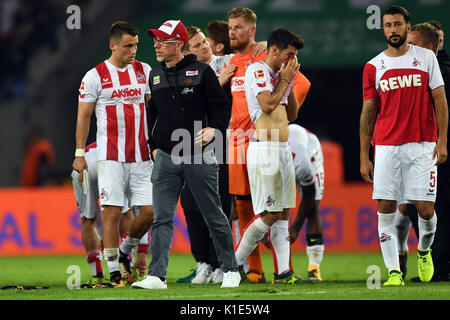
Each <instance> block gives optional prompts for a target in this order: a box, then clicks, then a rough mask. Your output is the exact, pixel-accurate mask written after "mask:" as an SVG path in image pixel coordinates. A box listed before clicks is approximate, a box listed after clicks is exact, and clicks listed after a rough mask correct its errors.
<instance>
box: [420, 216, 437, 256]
mask: <svg viewBox="0 0 450 320" xmlns="http://www.w3.org/2000/svg"><path fill="white" fill-rule="evenodd" d="M418 218H419V219H418V224H419V244H418V246H417V249H418V250H419V251H428V250H429V249H430V247H431V244H432V243H433V240H434V234H435V233H436V224H437V216H436V212H434V214H433V217H432V218H431V219H430V220H425V219H422V218H421V217H420V216H419V217H418Z"/></svg>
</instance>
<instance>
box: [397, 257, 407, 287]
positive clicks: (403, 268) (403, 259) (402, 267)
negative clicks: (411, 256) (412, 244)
mask: <svg viewBox="0 0 450 320" xmlns="http://www.w3.org/2000/svg"><path fill="white" fill-rule="evenodd" d="M398 260H399V262H400V271H401V272H402V278H403V280H405V277H406V262H407V261H408V252H405V253H399V255H398Z"/></svg>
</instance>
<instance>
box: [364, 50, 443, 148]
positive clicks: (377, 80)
mask: <svg viewBox="0 0 450 320" xmlns="http://www.w3.org/2000/svg"><path fill="white" fill-rule="evenodd" d="M442 85H444V81H443V79H442V75H441V71H440V69H439V64H438V61H437V59H436V56H435V55H434V53H433V52H432V51H431V50H428V49H425V48H421V47H417V46H414V45H410V46H409V49H408V51H407V52H406V53H405V54H404V55H403V56H400V57H388V56H387V55H386V54H384V52H382V53H380V54H379V55H377V56H376V57H375V58H373V59H372V60H370V61H369V62H368V63H367V64H366V66H365V68H364V74H363V99H364V100H368V99H372V98H374V97H376V96H378V97H379V109H378V116H377V120H376V124H375V130H374V133H373V139H372V143H373V144H374V145H400V144H405V143H410V142H422V141H437V138H438V136H437V124H436V116H435V112H434V108H433V99H432V97H431V94H430V90H433V89H435V88H437V87H440V86H442Z"/></svg>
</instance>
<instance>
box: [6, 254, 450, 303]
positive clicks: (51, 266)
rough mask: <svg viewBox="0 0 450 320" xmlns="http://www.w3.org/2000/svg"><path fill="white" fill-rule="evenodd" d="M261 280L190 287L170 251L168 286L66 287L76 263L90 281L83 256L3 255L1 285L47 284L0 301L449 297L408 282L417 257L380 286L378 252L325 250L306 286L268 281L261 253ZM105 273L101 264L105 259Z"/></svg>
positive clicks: (300, 257)
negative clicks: (397, 283)
mask: <svg viewBox="0 0 450 320" xmlns="http://www.w3.org/2000/svg"><path fill="white" fill-rule="evenodd" d="M262 258H263V267H264V270H265V275H266V279H267V281H268V282H267V283H266V284H256V285H255V284H241V285H240V287H239V288H237V289H222V288H220V284H207V285H194V284H180V283H176V282H175V281H176V279H178V278H180V277H184V276H186V275H187V274H189V273H190V271H189V270H190V269H192V268H194V267H195V266H196V262H195V261H194V259H193V257H192V256H191V255H184V254H171V256H170V261H169V269H168V273H167V276H168V289H167V290H136V289H132V288H131V286H129V285H127V287H125V288H114V289H106V288H105V289H103V288H96V289H79V290H76V289H74V290H69V289H68V288H67V286H66V281H67V279H68V277H70V276H71V275H72V274H69V273H67V269H68V267H69V266H71V265H76V266H79V267H80V270H81V283H87V282H88V281H89V279H90V274H91V268H90V266H89V265H88V264H87V263H86V260H85V259H86V258H85V257H84V256H51V257H2V258H0V269H1V272H0V287H3V286H6V285H34V286H49V287H50V288H49V289H44V290H0V300H426V299H432V300H448V299H450V286H449V285H448V283H443V282H439V283H412V282H410V281H409V279H410V278H411V277H414V276H417V265H416V256H415V254H414V253H411V254H410V257H409V259H408V276H407V279H406V286H405V287H401V288H392V287H389V288H383V286H382V283H383V282H384V281H385V280H386V279H387V272H386V270H385V267H384V263H383V260H382V257H381V254H379V253H366V254H337V253H329V254H325V256H324V259H323V262H322V265H321V273H322V277H323V278H324V281H323V282H316V283H315V284H313V285H311V284H308V285H295V286H290V285H272V284H270V281H271V280H272V278H273V262H272V256H271V255H270V254H267V253H263V254H262ZM292 262H293V265H294V268H295V271H296V274H297V275H298V276H300V277H301V278H306V275H307V272H306V268H307V258H306V255H305V254H294V255H293V256H292ZM370 265H376V266H379V268H380V270H381V288H380V289H379V290H378V289H368V288H367V285H366V282H367V278H368V277H369V276H370V274H369V273H367V268H368V267H369V266H370ZM104 268H105V271H106V270H107V269H106V266H105V263H104Z"/></svg>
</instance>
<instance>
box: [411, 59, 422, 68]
mask: <svg viewBox="0 0 450 320" xmlns="http://www.w3.org/2000/svg"><path fill="white" fill-rule="evenodd" d="M412 65H413V66H414V67H417V66H420V65H421V63H420V61H419V60H417V58H414V60H413V62H412Z"/></svg>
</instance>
